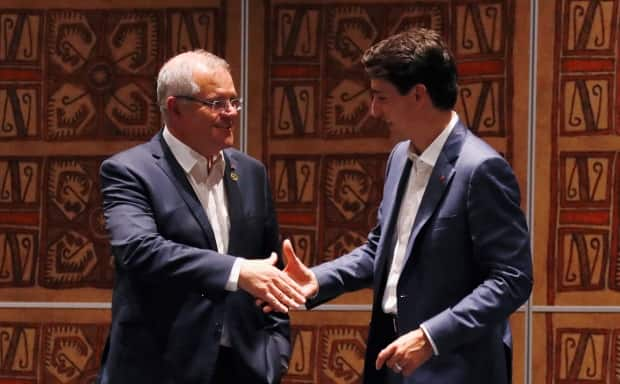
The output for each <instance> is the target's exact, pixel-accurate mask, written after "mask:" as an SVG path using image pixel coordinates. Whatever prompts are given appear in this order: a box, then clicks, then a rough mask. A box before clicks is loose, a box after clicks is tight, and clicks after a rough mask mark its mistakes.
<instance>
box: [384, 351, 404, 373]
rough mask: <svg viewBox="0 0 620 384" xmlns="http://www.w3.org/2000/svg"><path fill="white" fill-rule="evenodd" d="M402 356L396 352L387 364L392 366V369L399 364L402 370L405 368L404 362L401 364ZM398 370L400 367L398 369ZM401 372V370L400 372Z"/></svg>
mask: <svg viewBox="0 0 620 384" xmlns="http://www.w3.org/2000/svg"><path fill="white" fill-rule="evenodd" d="M401 360H402V359H401V357H400V356H399V355H398V354H397V353H394V354H393V355H392V356H391V357H390V358H389V359H388V360H387V361H386V363H385V365H387V366H388V367H390V368H391V369H394V368H395V367H396V365H398V366H399V367H400V368H401V369H400V370H402V369H404V368H403V364H401ZM397 370H398V369H397ZM399 373H400V372H399Z"/></svg>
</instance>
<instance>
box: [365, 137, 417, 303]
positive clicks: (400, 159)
mask: <svg viewBox="0 0 620 384" xmlns="http://www.w3.org/2000/svg"><path fill="white" fill-rule="evenodd" d="M408 143H409V142H407V145H404V146H403V147H401V148H400V149H401V150H400V151H397V152H395V153H394V158H393V159H392V164H393V165H392V167H393V168H394V170H393V171H390V173H391V172H396V173H395V174H396V175H398V177H397V178H396V179H394V180H393V181H386V182H388V183H389V184H390V185H386V188H385V190H386V191H390V193H391V194H390V196H384V197H383V203H384V204H385V205H384V209H385V218H386V219H385V220H384V224H383V225H385V228H383V229H382V235H381V243H382V244H381V245H380V246H379V247H378V248H379V249H380V250H381V251H380V254H379V259H378V260H377V263H376V268H377V269H376V270H375V276H377V277H378V278H376V279H375V280H374V281H375V285H376V287H375V289H374V292H375V302H377V298H380V297H382V296H383V288H385V278H386V276H387V274H386V273H385V271H386V269H387V266H389V265H390V263H391V262H392V256H393V253H394V252H393V251H394V244H395V231H394V226H395V225H396V220H397V219H398V212H399V208H400V204H401V201H402V199H403V195H404V193H405V189H406V188H407V183H408V181H409V175H410V173H411V165H412V162H411V160H409V157H408V156H407V148H408V145H409V144H408ZM403 148H404V150H403Z"/></svg>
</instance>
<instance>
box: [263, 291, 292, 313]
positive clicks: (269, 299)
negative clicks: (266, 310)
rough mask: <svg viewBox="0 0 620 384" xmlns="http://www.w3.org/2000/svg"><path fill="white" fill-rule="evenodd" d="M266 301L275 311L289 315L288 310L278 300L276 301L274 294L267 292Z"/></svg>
mask: <svg viewBox="0 0 620 384" xmlns="http://www.w3.org/2000/svg"><path fill="white" fill-rule="evenodd" d="M265 301H267V303H268V305H269V306H271V307H272V308H273V310H274V311H276V312H282V313H288V308H287V307H286V306H285V305H284V304H282V303H281V302H280V301H279V300H278V299H276V297H275V296H274V295H273V294H272V293H270V292H267V294H266V295H265Z"/></svg>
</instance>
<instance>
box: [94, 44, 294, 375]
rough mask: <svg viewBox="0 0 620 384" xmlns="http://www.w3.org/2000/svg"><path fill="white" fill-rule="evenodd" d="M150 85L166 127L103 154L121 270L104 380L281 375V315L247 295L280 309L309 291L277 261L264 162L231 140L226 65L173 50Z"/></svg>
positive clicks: (284, 358) (284, 352)
mask: <svg viewBox="0 0 620 384" xmlns="http://www.w3.org/2000/svg"><path fill="white" fill-rule="evenodd" d="M157 96H158V103H159V105H160V108H161V111H162V117H163V121H164V123H165V127H164V129H163V130H162V131H161V132H160V133H158V134H157V135H156V136H155V137H153V138H152V139H151V140H150V141H149V142H147V143H145V144H142V145H138V146H136V147H134V148H131V149H129V150H127V151H124V152H122V153H120V154H117V155H115V156H113V157H111V158H110V159H108V160H106V161H104V163H103V164H102V166H101V179H102V193H103V206H104V212H105V218H106V223H107V228H108V230H109V234H110V237H111V248H112V254H113V256H114V262H115V267H116V279H115V286H114V294H113V299H112V324H111V327H110V334H109V337H108V340H107V344H106V347H105V350H104V353H103V357H102V368H101V373H100V378H99V380H100V382H101V383H105V384H108V383H110V384H122V383H127V384H136V383H148V384H154V383H162V384H172V383H175V384H179V383H182V384H186V383H187V384H192V383H201V384H208V383H226V382H228V383H231V384H232V383H278V382H279V381H280V378H281V377H282V375H283V374H284V373H285V372H286V370H287V366H288V360H289V357H290V353H291V347H290V340H289V320H288V316H287V315H286V314H280V313H275V312H274V313H273V314H265V313H263V312H262V311H261V310H260V308H257V307H256V306H255V304H254V300H255V298H260V299H262V300H265V301H266V302H268V303H269V304H270V305H273V306H274V308H275V309H276V311H279V312H287V310H288V308H289V307H295V306H298V305H300V304H301V303H303V302H304V301H305V298H304V297H303V295H302V293H301V290H300V287H299V285H297V283H295V282H294V281H292V280H291V279H290V278H289V277H288V276H287V275H286V274H285V273H283V272H282V271H281V270H279V269H277V268H276V267H275V266H274V264H275V263H276V261H277V255H276V252H279V251H280V247H279V239H278V225H277V222H276V216H275V213H274V208H273V201H272V197H271V192H270V189H269V184H268V179H267V176H266V171H265V168H264V167H263V165H262V164H260V163H259V162H258V161H256V160H254V159H252V158H251V157H249V156H247V155H245V154H243V153H241V152H239V151H237V150H234V149H230V148H228V147H230V146H231V145H232V144H233V128H234V126H235V121H236V120H237V117H238V111H239V110H240V109H241V106H242V101H241V99H239V98H238V97H237V93H236V90H235V87H234V84H233V81H232V78H231V75H230V72H229V66H228V64H227V63H226V62H225V61H224V60H223V59H221V58H219V57H217V56H215V55H212V54H210V53H208V52H205V51H193V52H186V53H183V54H180V55H178V56H176V57H174V58H172V59H171V60H169V61H168V62H167V63H166V64H165V65H164V66H163V67H162V69H161V71H160V73H159V76H158V79H157ZM269 255H271V256H269ZM266 256H269V257H268V258H265V257H266Z"/></svg>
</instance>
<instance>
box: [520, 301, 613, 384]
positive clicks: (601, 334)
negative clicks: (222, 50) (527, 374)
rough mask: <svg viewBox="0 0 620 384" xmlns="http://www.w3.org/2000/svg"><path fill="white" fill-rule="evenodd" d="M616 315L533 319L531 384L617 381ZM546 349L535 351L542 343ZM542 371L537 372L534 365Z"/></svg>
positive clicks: (553, 315) (540, 317)
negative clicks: (545, 344)
mask: <svg viewBox="0 0 620 384" xmlns="http://www.w3.org/2000/svg"><path fill="white" fill-rule="evenodd" d="M618 320H619V318H618V314H603V313H592V314H588V315H586V316H584V315H582V314H575V313H565V314H550V313H548V314H539V315H536V316H535V318H534V340H535V341H534V344H536V345H535V346H534V349H533V351H534V356H533V361H534V362H535V363H534V366H535V369H533V380H532V382H533V383H547V384H577V383H579V384H581V383H583V384H616V383H618V382H620V329H619V328H618ZM545 342H546V343H547V345H548V347H547V348H546V349H545V348H538V347H540V346H542V344H543V343H545ZM545 355H546V356H545ZM537 365H538V366H539V367H540V368H542V369H536V368H537V367H536V366H537Z"/></svg>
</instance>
